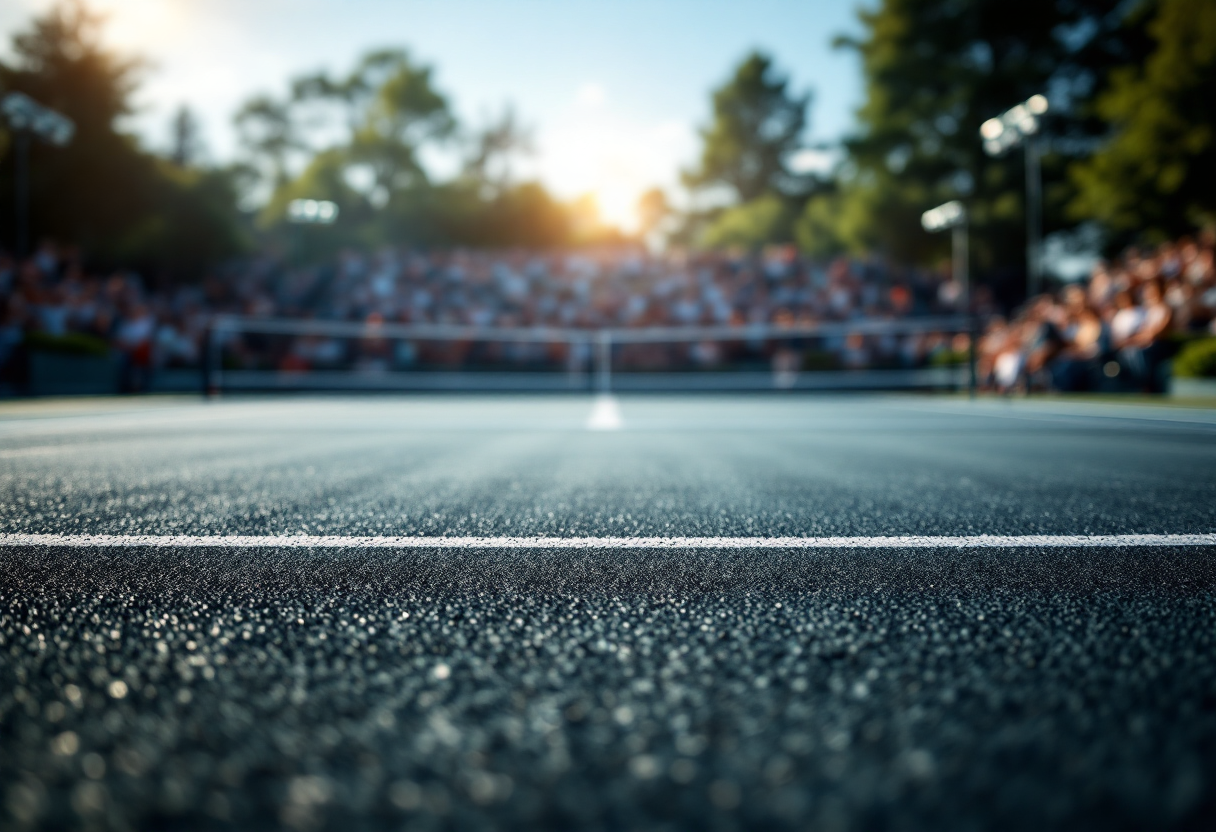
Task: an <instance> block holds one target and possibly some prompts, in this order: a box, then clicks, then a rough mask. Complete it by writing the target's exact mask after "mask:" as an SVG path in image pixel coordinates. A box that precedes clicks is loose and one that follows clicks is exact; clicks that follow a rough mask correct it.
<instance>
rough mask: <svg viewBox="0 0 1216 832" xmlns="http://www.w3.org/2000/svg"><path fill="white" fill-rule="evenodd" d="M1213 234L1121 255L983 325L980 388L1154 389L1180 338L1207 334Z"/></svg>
mask: <svg viewBox="0 0 1216 832" xmlns="http://www.w3.org/2000/svg"><path fill="white" fill-rule="evenodd" d="M1214 261H1216V237H1214V236H1213V235H1212V234H1211V233H1205V234H1203V235H1200V236H1199V237H1197V238H1192V237H1186V238H1183V239H1181V240H1177V241H1175V242H1170V243H1166V244H1164V245H1161V246H1159V247H1157V248H1156V249H1155V250H1142V249H1130V250H1128V251H1127V252H1125V253H1124V255H1123V256H1122V257H1120V258H1118V259H1116V260H1113V261H1110V262H1103V263H1099V264H1098V266H1097V267H1096V268H1095V269H1094V270H1093V273H1092V274H1091V275H1090V277H1089V278H1088V279H1087V280H1085V281H1082V282H1078V283H1073V284H1069V285H1066V286H1064V287H1063V288H1062V289H1061V290H1060V291H1058V292H1055V293H1052V294H1044V295H1040V296H1038V297H1035V298H1032V299H1031V300H1030V301H1029V302H1028V303H1026V304H1025V305H1024V306H1023V307H1022V308H1021V309H1020V310H1019V311H1018V313H1017V314H1016V315H1014V316H1013V317H1011V318H1010V319H1009V320H1004V319H1001V318H994V319H992V320H991V321H990V322H989V323H988V325H987V328H986V330H985V332H984V334H983V336H982V337H981V339H980V340H979V342H978V344H977V348H978V350H977V351H978V365H979V374H980V379H981V382H982V384H984V385H985V386H987V387H989V388H991V389H995V390H999V391H1002V392H1013V391H1019V390H1032V389H1045V390H1057V391H1061V392H1073V391H1085V390H1105V389H1140V390H1144V391H1146V392H1158V391H1160V390H1162V389H1163V386H1164V384H1165V378H1164V374H1165V369H1166V362H1167V360H1168V359H1169V358H1171V357H1172V355H1173V354H1174V352H1175V351H1176V349H1177V347H1178V345H1179V343H1180V340H1181V339H1183V338H1186V337H1188V336H1193V335H1195V334H1197V333H1203V332H1210V333H1212V334H1216V262H1214Z"/></svg>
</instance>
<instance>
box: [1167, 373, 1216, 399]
mask: <svg viewBox="0 0 1216 832" xmlns="http://www.w3.org/2000/svg"><path fill="white" fill-rule="evenodd" d="M1170 395H1171V396H1174V397H1176V398H1187V399H1198V398H1214V399H1216V378H1176V377H1175V378H1171V379H1170Z"/></svg>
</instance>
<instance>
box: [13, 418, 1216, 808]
mask: <svg viewBox="0 0 1216 832" xmlns="http://www.w3.org/2000/svg"><path fill="white" fill-rule="evenodd" d="M1214 439H1216V417H1214V416H1213V413H1212V411H1210V410H1201V409H1191V408H1170V407H1149V406H1139V407H1135V406H1122V405H1104V404H1099V403H1088V404H1085V403H1081V404H1078V403H1073V402H1065V403H1060V402H1050V401H1038V402H1034V401H1027V402H994V401H987V402H978V403H972V402H969V401H967V400H966V399H963V398H960V399H949V398H936V399H934V398H927V397H915V396H861V397H853V398H833V397H818V398H816V397H803V398H796V397H791V396H776V395H775V396H769V397H763V396H762V397H756V398H750V399H739V398H737V397H736V398H727V397H713V396H702V397H697V396H684V397H677V396H635V397H629V396H622V397H619V398H599V399H596V398H594V397H591V396H582V395H579V396H565V397H561V396H556V397H545V396H534V397H486V396H447V397H444V396H435V397H415V398H397V397H373V398H356V399H352V398H338V397H333V398H327V397H299V398H287V399H284V398H276V399H263V398H226V399H222V400H219V401H213V402H200V401H197V400H192V399H182V400H144V401H138V400H136V401H130V400H128V401H125V402H124V401H119V402H113V401H104V400H98V401H93V402H88V401H87V400H86V401H80V402H76V403H70V402H69V403H64V402H46V403H27V404H18V405H8V406H6V407H4V408H3V409H0V471H2V472H3V474H2V476H3V479H2V483H3V491H4V495H5V501H4V505H3V513H2V515H0V518H2V519H0V523H2V526H0V529H2V531H3V536H0V573H2V574H3V575H4V582H3V588H2V590H0V637H2V638H3V642H0V647H2V648H3V661H2V662H0V674H2V682H3V684H2V689H3V694H0V696H2V698H0V703H2V705H0V738H2V742H3V748H4V753H3V755H0V780H3V782H4V783H5V785H6V789H7V792H6V794H7V801H8V803H7V811H8V812H9V813H10V815H9V817H10V819H12V818H15V819H17V820H18V821H20V820H21V819H22V818H24V817H30V816H31V815H33V814H34V813H35V811H36V812H37V816H38V817H39V818H40V819H41V822H42V823H44V824H47V825H50V826H58V825H63V826H72V825H74V824H75V820H74V818H75V817H77V814H76V813H77V812H80V811H83V812H84V813H85V815H86V816H87V817H91V818H93V819H94V820H95V821H96V822H97V823H98V824H100V825H102V826H110V827H114V828H124V827H139V828H156V827H159V828H165V827H173V828H210V827H214V826H220V825H224V824H227V823H231V824H233V825H235V826H238V827H240V828H270V827H278V826H286V827H290V828H301V829H312V828H321V827H334V826H350V827H352V828H400V827H401V826H402V825H403V824H405V825H406V826H408V828H411V829H412V828H420V829H428V828H436V829H440V828H451V829H482V828H485V829H490V828H515V829H575V828H588V829H647V828H689V829H691V828H704V829H757V828H774V829H786V828H788V829H807V828H812V829H818V828H823V829H854V828H856V829H860V828H921V829H933V828H994V827H995V828H1027V829H1029V828H1039V827H1042V826H1044V825H1046V826H1054V827H1059V828H1064V827H1077V828H1093V829H1099V828H1103V829H1108V828H1180V829H1199V828H1202V827H1203V826H1204V825H1205V824H1206V822H1207V821H1205V820H1204V819H1205V818H1207V819H1210V818H1211V817H1212V813H1213V811H1214V804H1213V794H1212V790H1211V783H1212V782H1213V778H1214V776H1216V770H1214V768H1213V765H1214V764H1213V760H1216V755H1214V754H1213V748H1214V747H1216V710H1214V700H1213V698H1212V697H1213V693H1212V692H1213V690H1216V649H1214V647H1216V645H1214V644H1213V639H1214V634H1216V626H1214V625H1216V595H1214V593H1213V590H1214V588H1216V561H1214V560H1213V557H1212V552H1213V546H1214V545H1216V535H1213V534H1212V530H1213V525H1212V521H1213V515H1212V505H1213V504H1214V498H1216V485H1214V481H1213V476H1212V472H1213V471H1214V470H1216V442H1214V441H1213V440H1214Z"/></svg>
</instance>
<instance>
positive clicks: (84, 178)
mask: <svg viewBox="0 0 1216 832" xmlns="http://www.w3.org/2000/svg"><path fill="white" fill-rule="evenodd" d="M103 22H104V21H103V20H102V18H101V17H99V16H98V15H97V14H95V13H93V12H92V11H90V10H89V9H88V7H87V6H85V5H84V3H82V2H80V0H65V2H61V3H59V4H58V5H55V6H53V7H51V8H50V10H48V11H47V12H46V13H45V14H43V15H41V16H39V17H36V18H35V19H34V20H33V21H32V23H31V25H30V27H29V28H28V29H27V30H26V31H23V32H20V33H18V34H17V35H16V36H15V37H14V38H13V43H12V49H11V53H12V59H11V62H10V63H7V64H3V65H0V88H3V89H6V90H8V89H13V90H19V91H21V92H24V93H26V94H28V95H29V96H31V97H32V98H34V99H35V100H37V101H39V102H41V103H42V104H44V105H46V106H49V107H52V108H54V109H56V110H59V111H60V112H62V113H64V114H65V115H67V116H68V117H69V118H71V119H72V120H73V121H74V122H75V124H76V134H75V136H74V138H73V140H72V142H71V144H70V145H68V146H67V147H64V148H59V147H47V146H45V145H38V144H35V145H34V146H33V147H32V152H31V154H30V174H31V175H30V179H31V200H30V202H31V205H30V208H31V212H30V213H31V231H32V232H33V235H34V237H35V238H37V237H41V236H45V235H49V236H52V237H55V238H57V239H59V240H61V241H63V242H69V243H73V244H78V245H80V246H81V247H82V248H83V250H84V251H85V252H86V253H87V254H88V255H89V256H90V257H91V258H92V259H93V260H95V261H98V262H99V263H100V264H102V265H111V264H113V265H119V264H121V265H126V266H134V267H137V268H147V269H150V270H154V273H153V274H151V275H150V276H151V277H153V278H159V277H160V276H161V275H164V276H165V278H166V279H176V278H188V277H190V276H193V275H195V274H197V272H198V270H200V269H201V268H204V267H205V266H206V264H207V262H208V261H210V260H213V259H214V258H217V257H221V256H224V255H225V254H227V253H231V252H232V251H235V250H237V249H238V248H239V247H240V231H239V227H238V225H237V221H238V218H237V214H236V210H235V204H234V193H233V188H232V183H231V179H230V177H229V176H228V174H227V172H225V171H182V170H180V169H179V170H176V171H174V170H171V169H170V168H171V166H170V165H168V164H166V163H165V162H164V160H162V159H160V158H158V157H156V156H153V155H152V154H150V153H147V152H144V151H143V150H141V149H140V147H139V145H138V143H137V142H136V140H135V139H134V138H133V137H132V136H130V135H127V134H125V133H123V132H121V131H120V130H119V127H118V125H119V120H120V119H121V117H122V116H125V115H128V114H129V113H130V112H131V111H132V106H131V96H132V93H133V92H134V90H135V88H136V84H137V81H138V71H139V68H140V63H139V62H138V61H137V60H134V59H131V58H127V57H124V56H122V55H118V54H116V53H114V52H112V51H110V50H108V49H107V48H106V47H105V46H104V44H103V42H102V37H101V35H102V27H103ZM11 176H12V165H11V164H0V193H10V192H11V187H12V180H11ZM11 205H12V203H11V201H10V200H8V199H3V200H0V226H3V227H5V228H11V227H12V223H11V222H10V221H9V219H10V217H9V215H8V212H9V211H11ZM173 216H176V217H181V218H182V220H183V221H182V222H180V223H178V222H172V221H170V217H173Z"/></svg>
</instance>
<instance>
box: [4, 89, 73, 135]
mask: <svg viewBox="0 0 1216 832" xmlns="http://www.w3.org/2000/svg"><path fill="white" fill-rule="evenodd" d="M0 114H3V116H4V120H5V121H6V122H7V123H8V126H9V127H11V128H13V129H14V130H17V131H18V132H23V131H28V132H30V133H33V134H34V135H35V136H37V137H38V138H40V139H42V140H43V141H45V142H49V143H50V144H53V145H55V146H56V147H64V146H65V145H67V144H68V143H69V142H71V141H72V136H73V135H75V133H76V124H75V123H74V122H73V121H72V120H71V119H70V118H68V117H67V116H65V115H64V114H63V113H58V112H56V111H54V110H52V109H51V108H49V107H44V106H42V105H41V104H39V103H38V102H37V101H35V100H34V99H32V98H30V97H29V96H28V95H26V94H25V93H21V92H10V93H8V94H7V95H5V96H4V98H2V99H0Z"/></svg>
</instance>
